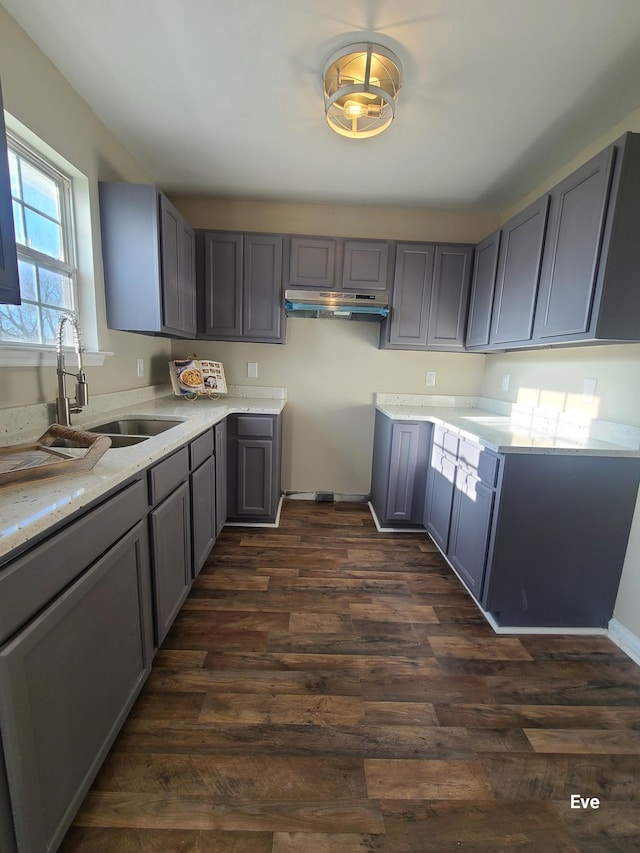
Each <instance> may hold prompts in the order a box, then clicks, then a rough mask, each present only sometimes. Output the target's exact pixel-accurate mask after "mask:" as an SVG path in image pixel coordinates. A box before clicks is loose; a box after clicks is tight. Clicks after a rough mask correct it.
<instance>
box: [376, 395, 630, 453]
mask: <svg viewBox="0 0 640 853" xmlns="http://www.w3.org/2000/svg"><path fill="white" fill-rule="evenodd" d="M376 409H377V410H378V411H380V412H382V414H384V415H386V416H387V417H388V418H391V419H392V420H410V421H429V422H430V423H432V424H435V425H439V426H442V427H445V428H447V429H449V430H452V431H453V432H457V433H458V434H459V435H460V436H461V437H463V438H467V439H469V440H470V441H473V442H475V443H476V444H479V445H480V446H481V447H485V448H486V449H488V450H492V451H493V452H494V453H505V454H506V453H522V454H525V453H526V454H545V455H554V454H555V455H567V454H572V455H584V456H620V457H632V458H637V457H640V448H633V447H629V446H625V445H622V444H615V443H612V442H608V441H602V440H600V439H596V438H593V437H591V436H589V435H588V433H585V434H583V435H581V436H580V437H579V438H575V439H574V438H569V437H566V436H564V435H562V434H558V433H557V432H554V431H543V430H539V429H532V428H530V427H529V426H528V425H526V424H519V423H518V422H517V420H514V419H513V418H511V417H509V416H508V415H500V414H496V412H494V411H491V410H490V409H483V408H479V407H475V406H451V407H446V406H429V405H415V404H414V405H400V404H397V405H394V404H391V403H380V402H377V403H376Z"/></svg>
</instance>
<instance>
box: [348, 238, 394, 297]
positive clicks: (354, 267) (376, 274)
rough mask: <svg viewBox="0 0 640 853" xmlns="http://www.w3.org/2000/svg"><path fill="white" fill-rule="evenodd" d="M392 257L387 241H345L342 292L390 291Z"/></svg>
mask: <svg viewBox="0 0 640 853" xmlns="http://www.w3.org/2000/svg"><path fill="white" fill-rule="evenodd" d="M391 255H392V252H391V244H390V243H389V242H387V241H386V240H379V241H373V240H345V241H344V244H343V258H342V290H357V291H360V290H388V289H389V281H390V269H389V263H390V259H391Z"/></svg>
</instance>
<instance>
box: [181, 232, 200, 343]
mask: <svg viewBox="0 0 640 853" xmlns="http://www.w3.org/2000/svg"><path fill="white" fill-rule="evenodd" d="M179 238H180V244H179V247H178V248H179V255H178V274H179V282H178V286H179V292H180V306H181V307H180V314H181V317H182V328H183V330H184V333H185V335H190V336H192V335H195V333H196V326H197V324H196V238H195V233H194V231H193V228H192V227H191V226H190V225H189V223H188V222H186V221H185V220H184V219H183V220H182V222H181V228H180V232H179Z"/></svg>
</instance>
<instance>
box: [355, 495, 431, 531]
mask: <svg viewBox="0 0 640 853" xmlns="http://www.w3.org/2000/svg"><path fill="white" fill-rule="evenodd" d="M367 506H368V507H369V512H370V513H371V517H372V518H373V523H374V524H375V526H376V530H377V531H378V533H424V534H425V536H426V535H427V531H426V530H425V529H424V527H420V526H416V527H389V526H384V527H383V525H382V523H381V522H380V519H379V518H378V516H377V515H376V511H375V509H374V508H373V504H372V503H371V501H367Z"/></svg>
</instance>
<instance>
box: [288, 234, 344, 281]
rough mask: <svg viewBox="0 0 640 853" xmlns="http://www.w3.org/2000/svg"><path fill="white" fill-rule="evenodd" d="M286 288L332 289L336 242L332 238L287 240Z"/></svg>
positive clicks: (293, 238) (334, 273)
mask: <svg viewBox="0 0 640 853" xmlns="http://www.w3.org/2000/svg"><path fill="white" fill-rule="evenodd" d="M288 260H289V262H288V270H287V277H286V281H287V287H312V288H316V289H320V290H323V289H327V288H334V287H335V285H336V240H335V239H334V238H333V237H291V238H290V239H289V259H288Z"/></svg>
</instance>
